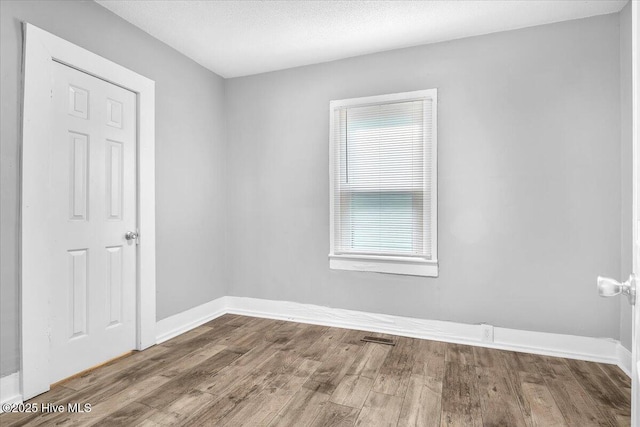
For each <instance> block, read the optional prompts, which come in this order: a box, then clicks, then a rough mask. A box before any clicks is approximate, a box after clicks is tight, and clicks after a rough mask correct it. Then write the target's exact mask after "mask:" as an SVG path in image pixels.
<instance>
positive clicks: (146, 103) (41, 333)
mask: <svg viewBox="0 0 640 427" xmlns="http://www.w3.org/2000/svg"><path fill="white" fill-rule="evenodd" d="M24 40H25V41H24V55H23V59H24V67H23V69H24V98H23V103H24V104H23V105H24V110H23V122H22V200H21V221H22V222H21V240H20V243H21V251H20V252H21V257H20V262H21V266H20V271H21V283H22V288H21V289H22V291H21V309H22V317H21V334H22V348H21V359H22V360H21V362H22V387H21V388H22V396H23V399H25V400H26V399H29V398H31V397H33V396H35V395H37V394H40V393H43V392H45V391H47V390H49V375H48V372H49V369H48V368H49V356H50V355H49V352H50V350H49V331H50V327H51V313H50V309H49V303H50V299H51V290H50V289H48V286H46V283H47V280H46V279H47V271H49V269H48V266H47V265H46V262H45V265H43V263H42V262H38V263H37V264H36V262H35V260H45V259H47V256H46V255H47V253H50V248H49V247H48V246H47V245H46V242H43V241H42V240H41V236H43V235H44V233H43V231H42V228H43V227H46V224H43V223H42V222H43V221H42V220H40V219H39V218H41V217H42V212H45V211H44V210H43V209H46V201H45V200H42V198H41V197H38V195H40V194H42V190H43V188H42V186H43V183H47V182H49V172H48V171H49V167H50V165H49V161H48V159H46V158H45V157H46V156H42V155H40V156H38V155H37V154H38V153H39V152H40V153H41V150H42V146H43V144H42V142H43V141H47V140H48V138H49V135H50V132H51V130H50V129H51V121H52V110H51V108H50V104H51V103H50V97H51V81H52V75H53V74H52V73H53V71H52V70H53V65H54V61H56V62H60V63H63V64H66V65H68V66H71V67H73V68H76V69H78V70H80V71H83V72H85V73H87V74H91V75H93V76H95V77H98V78H100V79H102V80H105V81H108V82H110V83H113V84H116V85H118V86H121V87H123V88H125V89H128V90H130V91H132V92H134V93H136V99H137V108H138V112H137V113H138V114H137V115H138V117H137V120H138V135H137V136H138V138H137V149H138V165H137V168H138V171H137V173H138V188H137V194H138V228H139V230H140V244H139V246H138V253H137V263H138V265H137V275H138V277H137V306H136V311H137V313H136V315H137V330H136V349H138V350H142V349H145V348H147V347H149V346H151V345H153V344H155V342H156V337H155V327H156V295H155V289H156V278H155V271H156V268H155V260H156V253H155V82H154V81H152V80H150V79H148V78H146V77H143V76H141V75H139V74H137V73H135V72H133V71H131V70H128V69H126V68H124V67H122V66H120V65H118V64H115V63H113V62H111V61H109V60H107V59H105V58H102V57H100V56H98V55H96V54H94V53H92V52H89V51H87V50H85V49H83V48H81V47H79V46H76V45H74V44H72V43H70V42H68V41H66V40H63V39H61V38H59V37H57V36H54V35H53V34H50V33H48V32H46V31H44V30H42V29H40V28H38V27H35V26H33V25H31V24H28V23H24Z"/></svg>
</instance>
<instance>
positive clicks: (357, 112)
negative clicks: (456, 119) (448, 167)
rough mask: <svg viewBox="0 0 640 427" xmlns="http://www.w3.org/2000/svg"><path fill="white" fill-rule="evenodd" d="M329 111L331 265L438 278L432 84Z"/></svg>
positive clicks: (347, 102)
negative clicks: (424, 88)
mask: <svg viewBox="0 0 640 427" xmlns="http://www.w3.org/2000/svg"><path fill="white" fill-rule="evenodd" d="M330 109H331V118H330V121H331V134H330V148H329V152H330V175H331V177H330V179H331V201H330V204H331V250H330V254H329V264H330V267H331V268H332V269H341V270H359V271H377V272H382V273H395V274H410V275H417V276H437V275H438V261H437V251H436V250H437V241H436V237H437V222H436V216H437V205H436V202H437V200H436V196H437V191H436V189H437V186H436V178H437V171H436V159H437V155H436V140H437V138H436V134H437V129H436V127H437V126H436V124H437V120H436V118H437V114H436V113H437V90H436V89H430V90H421V91H415V92H406V93H399V94H392V95H381V96H372V97H366V98H356V99H346V100H341V101H331V104H330Z"/></svg>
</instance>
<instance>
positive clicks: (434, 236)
mask: <svg viewBox="0 0 640 427" xmlns="http://www.w3.org/2000/svg"><path fill="white" fill-rule="evenodd" d="M425 99H426V100H431V102H432V110H431V123H432V125H431V141H428V140H427V138H426V137H425V138H424V139H423V144H424V146H423V147H424V149H425V152H426V148H427V144H430V145H431V156H430V158H427V156H425V158H424V162H425V164H424V166H425V168H424V171H425V176H424V186H425V187H424V188H426V184H427V182H428V180H427V178H430V181H431V189H430V195H431V197H430V200H426V199H425V200H424V202H423V203H424V205H423V206H426V205H427V203H428V205H429V207H430V210H429V212H427V209H423V221H424V224H423V241H426V239H424V238H425V237H426V233H427V225H428V229H429V230H430V231H431V236H430V237H431V248H430V249H431V251H430V253H431V257H430V258H427V257H418V256H416V257H414V256H390V255H375V254H357V253H338V254H337V253H336V252H335V246H336V244H335V243H336V242H335V238H336V236H335V206H334V205H335V191H336V188H335V174H336V173H337V170H338V168H339V165H336V157H335V142H334V139H333V137H334V127H335V125H336V123H335V119H334V117H335V114H334V112H335V110H336V109H339V108H344V107H361V106H366V105H380V104H389V103H395V102H408V101H416V100H425ZM329 110H330V111H329V116H330V118H329V221H330V226H329V233H330V239H329V241H330V248H329V268H330V269H332V270H352V271H370V272H378V273H390V274H404V275H412V276H426V277H438V273H439V271H438V270H439V269H438V182H437V179H438V167H437V166H438V150H437V147H438V90H437V89H435V88H434V89H425V90H417V91H411V92H401V93H392V94H385V95H375V96H365V97H359V98H350V99H341V100H333V101H330V102H329ZM425 118H426V112H425ZM429 170H430V171H431V173H430V176H429V175H427V174H428V172H427V171H429Z"/></svg>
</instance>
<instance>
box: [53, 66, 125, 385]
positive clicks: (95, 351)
mask: <svg viewBox="0 0 640 427" xmlns="http://www.w3.org/2000/svg"><path fill="white" fill-rule="evenodd" d="M54 68H55V73H54V83H53V93H52V97H53V103H52V104H53V108H54V109H55V112H54V116H55V120H54V128H53V130H52V134H51V138H52V142H53V143H52V144H51V145H50V146H51V153H43V154H46V155H49V156H50V158H51V160H52V161H51V162H50V164H51V170H50V171H49V176H50V178H51V181H50V183H49V184H50V186H49V190H48V191H51V192H52V194H51V195H50V196H53V197H50V200H52V202H51V211H50V212H49V215H50V220H51V221H50V223H51V224H53V225H52V226H51V227H50V230H48V235H47V236H43V244H45V245H49V246H50V248H49V252H50V253H51V256H52V257H53V258H54V261H55V262H54V265H55V268H54V272H53V275H52V277H50V283H49V286H50V289H51V290H52V300H51V312H52V322H51V328H52V329H51V334H50V336H51V363H50V366H51V372H50V382H51V383H54V382H57V381H59V380H61V379H64V378H66V377H69V376H71V375H73V374H75V373H78V372H80V371H83V370H85V369H88V368H91V367H93V366H96V365H98V364H100V363H103V362H105V361H107V360H109V359H111V358H114V357H116V356H119V355H121V354H123V353H126V352H127V351H129V350H131V349H133V348H134V347H135V309H136V244H135V241H128V240H126V239H125V234H126V233H127V231H135V230H136V222H137V214H136V122H135V120H136V96H135V94H134V93H132V92H130V91H128V90H125V89H122V88H120V87H118V86H115V85H113V84H110V83H107V82H105V81H103V80H100V79H98V78H95V77H92V76H90V75H88V74H85V73H82V72H80V71H77V70H75V69H73V68H70V67H67V66H65V65H61V64H57V63H56V64H55V66H54Z"/></svg>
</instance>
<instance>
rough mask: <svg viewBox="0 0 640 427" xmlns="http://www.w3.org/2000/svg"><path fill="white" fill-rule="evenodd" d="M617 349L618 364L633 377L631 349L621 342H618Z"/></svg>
mask: <svg viewBox="0 0 640 427" xmlns="http://www.w3.org/2000/svg"><path fill="white" fill-rule="evenodd" d="M616 350H617V352H618V366H619V367H620V369H622V370H623V371H624V373H625V374H627V375H628V376H629V378H631V368H632V362H631V351H630V350H628V349H627V348H626V347H625V346H623V345H622V344H620V343H618V347H617V349H616Z"/></svg>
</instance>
